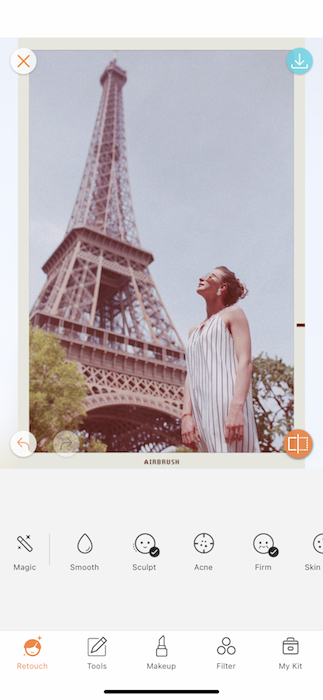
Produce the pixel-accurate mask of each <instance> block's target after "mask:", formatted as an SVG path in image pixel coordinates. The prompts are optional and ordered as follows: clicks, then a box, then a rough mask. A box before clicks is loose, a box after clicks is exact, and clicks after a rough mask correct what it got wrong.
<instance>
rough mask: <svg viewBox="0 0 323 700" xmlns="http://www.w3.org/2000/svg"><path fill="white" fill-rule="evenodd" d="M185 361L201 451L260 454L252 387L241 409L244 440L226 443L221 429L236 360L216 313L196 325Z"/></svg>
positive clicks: (227, 406) (225, 328)
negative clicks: (203, 322)
mask: <svg viewBox="0 0 323 700" xmlns="http://www.w3.org/2000/svg"><path fill="white" fill-rule="evenodd" d="M201 326H203V327H202V328H201ZM186 360H187V373H188V382H189V388H190V396H191V401H192V409H193V418H194V420H195V423H196V425H197V427H198V431H199V434H200V438H201V442H200V443H199V450H200V452H259V451H260V450H259V443H258V436H257V428H256V423H255V418H254V414H253V407H252V392H251V384H250V389H249V393H248V396H247V398H246V401H245V404H244V407H243V415H244V437H243V440H240V441H239V442H238V441H236V442H231V443H229V444H228V443H226V442H225V438H224V426H225V421H226V419H227V416H228V413H229V408H230V404H231V399H232V397H233V394H234V385H235V380H236V374H237V358H236V354H235V350H234V342H233V338H232V335H231V333H230V331H229V329H228V328H227V326H226V325H225V323H224V321H223V320H222V318H221V316H220V314H219V313H217V314H215V315H214V316H211V317H210V318H209V319H208V320H207V321H206V323H205V324H204V325H203V324H199V325H198V326H196V328H195V329H194V331H193V333H192V334H191V336H190V338H189V340H188V344H187V349H186Z"/></svg>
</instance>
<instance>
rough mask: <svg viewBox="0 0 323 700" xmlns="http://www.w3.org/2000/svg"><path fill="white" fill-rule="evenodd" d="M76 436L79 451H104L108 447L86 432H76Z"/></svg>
mask: <svg viewBox="0 0 323 700" xmlns="http://www.w3.org/2000/svg"><path fill="white" fill-rule="evenodd" d="M77 436H78V438H79V441H80V449H79V452H106V451H107V449H108V445H105V444H104V442H102V440H99V439H98V438H96V437H94V436H93V435H92V437H90V436H89V435H88V433H85V432H82V433H78V434H77Z"/></svg>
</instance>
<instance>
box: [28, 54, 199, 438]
mask: <svg viewBox="0 0 323 700" xmlns="http://www.w3.org/2000/svg"><path fill="white" fill-rule="evenodd" d="M125 82H126V74H125V72H124V71H123V70H121V69H120V68H119V67H118V66H117V64H116V61H113V62H112V63H110V65H109V66H108V67H107V68H106V70H105V71H104V73H103V75H102V77H101V85H102V88H103V90H102V97H101V102H100V106H99V110H98V115H97V118H96V122H95V127H94V132H93V136H92V141H91V145H90V149H89V153H88V157H87V161H86V165H85V169H84V174H83V177H82V181H81V185H80V189H79V192H78V195H77V199H76V203H75V206H74V209H73V213H72V216H71V220H70V222H69V225H68V229H67V233H66V235H65V238H64V239H63V241H62V243H61V244H60V245H59V246H58V248H57V249H56V250H55V252H54V253H53V254H52V255H51V257H50V258H49V260H47V262H46V263H45V265H44V266H43V270H44V272H45V273H46V274H47V280H46V283H45V285H44V287H43V289H42V291H41V293H40V295H39V297H38V299H37V301H36V303H35V305H34V307H33V309H32V311H31V321H32V323H33V324H34V325H37V326H40V327H41V328H43V329H45V330H47V331H50V332H51V333H55V334H57V335H58V337H59V338H60V341H61V344H62V345H63V347H64V348H65V349H66V351H67V356H68V359H69V360H76V361H77V362H78V363H79V366H80V369H81V371H82V372H83V374H84V376H85V377H86V382H87V386H88V390H89V395H88V399H87V406H86V409H87V418H86V419H85V421H84V425H83V427H84V428H85V429H86V430H87V432H88V433H89V434H90V435H94V436H98V437H100V439H101V440H102V441H103V442H105V443H106V444H107V445H108V451H111V452H114V451H116V452H137V451H140V450H142V449H146V450H151V451H159V450H161V449H163V448H165V447H167V446H169V445H173V444H175V445H180V444H181V439H180V431H179V419H180V415H181V406H182V399H183V384H184V380H185V374H186V372H185V355H184V346H183V343H182V341H181V339H180V337H179V336H178V334H177V332H176V329H175V327H174V325H173V323H172V321H171V319H170V317H169V315H168V313H167V311H166V309H165V307H164V305H163V303H162V300H161V298H160V296H159V294H158V291H157V289H156V286H155V284H154V281H153V279H152V277H151V275H150V272H149V269H148V266H149V264H150V263H151V262H152V261H153V256H152V254H151V253H150V252H148V251H146V250H144V249H143V248H142V247H141V245H140V240H139V236H138V232H137V227H136V222H135V217H134V211H133V206H132V200H131V194H130V184H129V176H128V167H127V155H126V139H125V126H124V113H123V98H122V88H123V85H124V84H125Z"/></svg>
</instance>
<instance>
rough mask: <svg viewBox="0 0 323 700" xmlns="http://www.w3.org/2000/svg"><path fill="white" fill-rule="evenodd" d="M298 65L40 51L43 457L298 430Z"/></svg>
mask: <svg viewBox="0 0 323 700" xmlns="http://www.w3.org/2000/svg"><path fill="white" fill-rule="evenodd" d="M287 54H288V51H281V50H271V51H269V50H264V51H260V50H236V51H233V50H214V51H209V50H203V51H200V50H190V51H188V50H178V51H175V50H164V51H159V50H156V51H146V50H137V51H132V50H129V51H126V50H122V51H118V52H113V51H102V50H98V51H38V54H37V57H38V63H37V70H35V71H34V72H33V74H32V79H30V88H29V113H30V153H29V157H30V308H31V311H30V431H31V432H32V433H33V434H34V435H35V437H36V439H37V451H40V452H52V451H54V450H56V451H59V450H60V449H64V450H67V451H68V450H69V449H73V451H76V452H78V451H79V452H107V453H108V452H119V453H138V452H141V453H151V452H153V453H160V452H167V453H176V452H195V453H197V454H198V453H227V452H232V453H243V452H244V453H262V452H271V453H277V452H280V451H282V450H283V440H284V437H285V436H286V434H287V433H288V432H289V431H291V430H292V429H293V427H294V420H293V408H294V401H293V375H294V371H293V364H294V361H293V355H294V339H293V337H294V308H293V307H294V294H293V287H294V278H293V269H294V219H293V210H294V76H293V74H292V73H291V72H290V71H289V70H288V68H287V65H286V56H287ZM63 446H64V448H63ZM69 446H70V447H69ZM169 456H171V455H169Z"/></svg>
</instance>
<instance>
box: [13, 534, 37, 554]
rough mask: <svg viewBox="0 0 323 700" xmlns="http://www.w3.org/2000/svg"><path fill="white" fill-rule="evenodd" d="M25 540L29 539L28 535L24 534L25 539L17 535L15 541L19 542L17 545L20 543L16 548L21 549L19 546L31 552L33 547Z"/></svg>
mask: <svg viewBox="0 0 323 700" xmlns="http://www.w3.org/2000/svg"><path fill="white" fill-rule="evenodd" d="M27 540H30V535H26V539H24V537H22V536H21V535H19V537H17V541H18V542H19V545H20V546H19V547H18V549H21V547H24V549H26V550H27V552H32V551H33V547H32V546H31V544H30V542H27Z"/></svg>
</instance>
